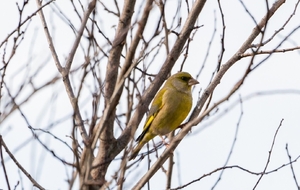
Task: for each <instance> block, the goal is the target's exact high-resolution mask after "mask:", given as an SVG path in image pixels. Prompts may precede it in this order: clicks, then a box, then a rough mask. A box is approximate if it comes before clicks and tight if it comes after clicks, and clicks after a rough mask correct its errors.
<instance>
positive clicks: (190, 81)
mask: <svg viewBox="0 0 300 190" xmlns="http://www.w3.org/2000/svg"><path fill="white" fill-rule="evenodd" d="M166 83H169V84H170V85H172V86H174V87H175V88H176V89H177V90H179V91H183V92H190V91H191V87H192V86H193V85H196V84H198V83H199V82H198V81H197V80H196V79H194V78H193V77H192V76H191V75H190V74H189V73H187V72H179V73H176V74H174V75H172V76H171V77H170V78H169V79H168V80H167V82H166Z"/></svg>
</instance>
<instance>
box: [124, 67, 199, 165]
mask: <svg viewBox="0 0 300 190" xmlns="http://www.w3.org/2000/svg"><path fill="white" fill-rule="evenodd" d="M198 83H199V82H198V81H197V80H195V79H194V78H193V77H192V76H191V75H190V74H189V73H187V72H179V73H177V74H174V75H172V76H171V77H170V78H168V80H167V81H166V83H165V85H164V86H163V88H162V89H161V90H160V91H159V92H158V93H157V94H156V96H155V97H154V100H153V102H152V105H151V108H150V111H149V115H148V117H147V119H146V122H145V125H144V128H143V132H142V133H141V135H140V136H139V137H138V138H137V139H136V141H138V145H137V146H136V148H134V150H133V151H132V153H131V155H130V157H129V160H132V159H134V158H135V157H136V156H137V155H138V153H139V151H140V150H141V148H142V147H143V146H144V144H146V143H147V142H148V141H149V140H151V139H153V138H154V137H155V136H157V135H166V134H168V133H170V132H171V131H174V130H175V129H176V128H177V127H178V126H179V125H180V124H181V122H182V121H183V120H184V119H185V118H186V116H187V115H188V114H189V112H190V110H191V107H192V103H193V99H192V92H191V88H192V86H193V85H195V84H198Z"/></svg>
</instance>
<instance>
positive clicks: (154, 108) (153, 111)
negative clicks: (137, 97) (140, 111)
mask: <svg viewBox="0 0 300 190" xmlns="http://www.w3.org/2000/svg"><path fill="white" fill-rule="evenodd" d="M165 91H166V89H164V88H162V89H161V90H160V91H159V92H158V93H157V95H156V96H155V98H154V100H153V103H152V105H151V108H150V111H149V115H148V117H147V119H146V122H145V125H144V128H143V132H142V133H141V135H140V136H139V137H138V138H137V139H136V141H138V142H139V141H141V140H142V139H143V137H144V136H145V134H146V133H147V132H148V130H149V128H150V126H151V123H152V122H153V120H154V118H155V117H156V115H157V114H158V113H159V111H160V110H161V108H162V107H163V105H164V104H163V95H164V93H165Z"/></svg>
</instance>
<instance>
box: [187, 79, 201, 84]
mask: <svg viewBox="0 0 300 190" xmlns="http://www.w3.org/2000/svg"><path fill="white" fill-rule="evenodd" d="M195 84H199V82H198V81H197V80H196V79H194V78H191V79H190V80H189V82H188V85H189V86H193V85H195Z"/></svg>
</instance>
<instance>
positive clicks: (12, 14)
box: [0, 0, 300, 190]
mask: <svg viewBox="0 0 300 190" xmlns="http://www.w3.org/2000/svg"><path fill="white" fill-rule="evenodd" d="M20 2H21V1H20ZM55 3H56V4H57V5H58V6H59V7H60V8H61V9H62V10H63V12H64V13H65V14H66V15H67V16H68V17H69V18H71V19H74V20H72V23H74V25H75V28H76V29H78V27H79V25H80V22H79V20H78V19H77V17H76V16H75V15H74V13H73V12H72V10H73V9H72V7H71V6H70V4H69V3H67V1H61V0H57V1H56V2H55ZM176 3H177V1H172V0H170V1H169V2H168V3H167V7H168V9H167V10H166V14H167V15H168V18H169V19H172V18H173V15H172V14H173V13H174V11H176V9H175V8H174V6H175V5H176ZM244 3H245V4H246V6H247V8H248V9H249V11H250V12H251V14H252V15H253V16H254V17H255V19H256V21H257V22H259V21H260V19H261V18H262V16H263V15H264V14H265V12H266V6H265V1H257V0H256V1H252V0H245V1H244ZM272 3H273V1H272V2H271V1H270V2H269V5H270V6H271V5H272ZM295 3H296V1H295V0H287V2H286V3H285V4H284V5H283V6H282V7H281V8H280V9H279V11H277V12H276V13H275V15H274V16H273V17H272V19H271V21H270V23H269V25H268V29H267V32H266V38H268V37H270V36H271V35H272V34H273V33H274V31H275V30H278V29H279V28H280V26H282V25H283V23H284V22H285V21H286V19H287V18H288V17H289V16H290V14H291V13H292V10H293V9H294V6H295ZM190 4H192V2H190ZM139 5H140V1H139V2H138V3H137V7H138V6H139ZM182 5H183V6H182V10H181V16H182V18H183V21H182V23H184V21H185V18H186V7H185V3H184V2H182ZM52 6H53V5H52ZM222 6H223V11H224V15H225V23H226V37H225V49H226V51H225V54H224V58H223V63H225V62H226V61H227V60H228V59H229V58H230V57H231V56H232V55H233V53H235V52H236V50H237V49H238V48H239V47H240V46H241V44H242V43H243V42H244V40H245V39H246V38H247V36H248V35H249V34H250V33H251V32H252V28H253V27H254V26H255V24H254V22H253V21H252V19H251V18H250V17H249V15H248V14H247V13H246V12H245V10H244V8H243V7H242V6H241V3H240V2H239V1H238V0H232V1H226V4H225V3H224V2H223V4H222ZM35 10H36V3H35V1H34V0H30V1H29V5H28V7H27V8H26V9H25V13H24V18H27V16H28V15H31V14H32V13H33V12H34V11H35ZM50 10H51V9H50V7H48V8H46V9H45V14H46V19H47V21H48V22H52V23H55V25H51V27H49V29H50V31H51V33H52V35H53V39H54V42H55V47H56V48H57V52H58V55H59V58H60V60H61V61H62V62H63V60H64V59H65V58H66V57H67V56H68V52H69V51H70V48H71V47H72V45H73V40H74V35H73V32H72V31H71V30H70V28H69V27H68V25H66V24H65V23H63V22H62V21H61V19H59V18H58V17H57V14H53V13H50ZM120 10H122V8H120ZM169 11H172V13H171V12H169ZM214 11H215V15H216V22H217V23H216V27H217V28H216V29H217V32H216V36H215V38H214V41H213V43H212V47H211V50H210V52H209V57H208V60H207V62H206V65H205V67H204V70H203V72H202V74H201V75H200V77H199V79H198V80H199V81H200V84H199V85H197V86H196V88H195V89H194V94H193V97H194V103H195V102H196V100H197V97H198V92H199V90H200V89H202V91H203V89H205V88H206V86H207V85H208V84H209V81H210V79H211V75H212V72H213V71H214V69H215V67H216V65H217V61H218V55H219V53H220V50H221V46H220V36H221V31H222V24H221V18H220V13H219V11H218V6H217V1H216V0H215V1H208V2H207V3H206V5H205V6H204V9H203V11H202V13H201V14H200V17H199V19H198V25H203V27H201V28H199V29H198V32H197V34H196V36H195V37H194V39H193V41H192V42H191V45H190V50H189V54H188V59H187V62H186V63H185V67H184V70H185V71H188V72H190V73H191V74H192V75H193V76H196V75H197V73H198V71H199V68H200V67H201V66H202V63H203V60H204V57H205V54H206V51H207V48H208V43H209V41H210V39H211V36H212V32H213V30H214V19H215V18H214ZM98 14H100V15H102V14H103V16H102V17H100V18H101V21H99V24H100V26H101V27H102V29H103V32H104V33H105V34H106V35H107V36H108V37H109V38H110V39H111V40H112V39H113V37H114V31H115V25H116V24H117V21H118V20H117V19H116V17H112V16H107V14H106V12H105V11H104V10H103V8H102V6H100V5H99V4H98ZM156 14H157V15H159V10H158V8H157V7H155V8H154V10H153V12H152V15H151V16H152V17H151V18H153V23H155V22H156V19H157V18H158V16H157V17H156V16H155V15H156ZM299 14H300V13H299V8H298V11H297V12H296V14H295V16H294V17H293V19H292V21H291V22H290V23H289V24H288V26H287V27H285V29H284V30H283V31H282V32H281V33H280V35H279V36H277V37H275V39H274V42H271V43H270V44H268V45H267V46H266V47H263V48H262V49H263V50H272V49H273V48H274V47H275V46H276V45H277V44H278V43H279V42H280V41H281V40H282V37H284V36H286V35H287V34H289V33H290V32H291V31H292V30H293V29H294V28H296V27H298V26H299V25H300V15H299ZM135 18H136V17H134V20H135ZM31 22H32V23H31V24H30V25H29V27H28V33H27V34H26V35H25V39H24V42H22V44H21V46H20V47H19V48H18V50H17V54H16V56H15V57H14V58H13V60H12V61H11V63H10V65H9V67H8V69H7V73H6V77H5V79H6V83H7V85H9V86H10V87H11V89H12V93H16V91H17V90H18V88H19V85H20V84H21V83H22V82H23V80H25V78H26V73H27V74H28V71H29V72H30V73H33V72H34V71H35V70H36V69H37V67H39V66H41V65H43V64H45V67H44V69H43V70H42V72H41V73H39V74H38V76H37V80H35V84H36V85H37V86H39V85H40V84H43V83H44V82H45V81H47V80H49V79H51V78H52V77H53V76H55V75H57V73H58V72H57V69H56V67H55V65H54V62H53V59H52V57H51V55H50V50H49V49H48V44H47V42H46V38H45V35H44V33H43V29H42V27H41V24H40V19H39V17H38V16H35V17H33V18H32V21H31ZM0 23H1V30H0V42H2V41H3V40H4V39H5V38H6V36H7V34H8V33H10V32H11V31H12V30H14V29H15V28H16V26H17V23H18V11H17V7H16V3H15V1H0ZM149 23H150V22H149ZM146 29H147V30H146V31H147V32H149V33H151V32H152V31H154V29H153V26H151V25H147V28H146ZM151 34H152V33H151ZM170 36H172V35H170ZM173 37H174V36H173ZM173 39H174V38H173ZM299 39H300V32H299V31H296V32H295V33H294V34H293V35H292V36H291V37H290V38H289V40H288V41H287V42H285V43H284V44H283V45H282V46H281V47H280V48H283V49H284V48H290V47H294V46H299ZM32 40H35V42H34V43H33V42H32ZM128 40H130V39H129V38H128ZM173 42H174V41H173ZM256 42H258V41H257V40H256ZM105 44H106V43H105V41H103V44H100V45H102V46H105ZM170 44H173V43H172V41H171V42H170ZM9 45H10V44H8V47H9ZM84 45H85V42H84V40H83V41H82V46H84ZM106 49H107V48H106ZM163 51H164V48H162V52H161V55H159V57H157V59H156V61H155V65H152V66H151V67H150V70H149V71H151V72H152V73H153V74H155V73H157V70H158V69H157V68H156V67H157V66H161V64H162V63H163V61H164V59H165V57H166V55H165V52H163ZM2 56H3V48H1V58H2ZM265 57H266V55H261V56H257V57H256V58H255V60H254V62H255V63H259V62H260V61H261V60H263V59H264V58H265ZM148 59H151V57H149V58H148ZM249 60H250V59H249V58H248V59H243V60H241V61H238V62H237V63H236V64H235V65H234V66H233V67H232V68H231V69H230V70H229V71H228V72H227V73H226V74H225V76H224V78H223V79H222V81H221V84H219V85H218V86H217V88H216V91H215V93H214V98H213V100H212V101H213V102H216V101H218V100H219V99H220V98H222V97H224V95H225V94H227V93H228V92H229V91H230V90H231V88H232V87H233V85H234V84H235V83H236V82H237V81H238V80H239V79H240V77H241V76H242V74H243V73H244V71H245V68H246V66H247V64H248V63H249ZM299 60H300V51H299V50H298V51H293V52H287V53H278V54H274V55H273V56H271V58H269V59H268V60H267V61H266V62H265V63H263V64H262V65H261V66H260V67H259V68H258V69H256V70H255V71H254V72H252V73H251V74H250V75H249V76H248V77H247V79H246V80H245V83H244V85H243V86H242V87H241V89H239V90H238V92H237V93H236V94H235V95H234V96H232V97H231V98H230V99H229V100H228V101H227V102H225V103H224V104H222V105H221V106H220V107H219V111H218V112H217V113H216V114H215V115H213V116H211V117H210V118H209V119H208V120H205V121H203V122H202V123H200V124H199V125H198V126H196V127H194V128H193V130H192V132H191V133H190V134H189V135H188V136H187V137H185V139H184V140H183V141H182V142H181V144H180V145H179V147H178V148H177V149H176V150H175V153H174V154H175V166H174V172H175V173H174V176H173V177H174V178H173V181H172V182H173V183H172V187H174V188H175V187H177V186H180V185H183V184H185V183H188V182H190V181H192V180H194V179H197V178H199V177H201V176H202V175H203V174H206V173H209V172H211V171H213V170H214V169H216V168H219V167H222V166H223V165H224V163H225V161H226V159H227V156H228V154H229V151H230V148H231V145H232V142H233V140H234V134H235V131H236V128H237V123H238V120H239V117H240V114H241V109H242V111H243V115H242V119H241V122H240V125H239V127H238V135H237V139H236V144H235V148H234V150H233V153H232V156H231V158H230V161H229V163H228V164H227V165H239V166H241V167H243V168H245V169H248V170H250V171H254V172H261V171H263V168H264V167H265V164H266V161H267V158H268V152H269V150H270V147H271V143H272V140H273V137H274V134H275V131H276V129H277V127H278V126H279V124H280V121H281V119H284V121H283V123H282V127H281V128H280V130H279V133H278V135H277V138H276V142H275V145H274V149H273V151H272V157H271V162H270V164H269V167H268V169H267V171H270V170H272V169H275V168H277V167H280V166H281V165H283V164H286V163H288V162H289V160H288V157H287V154H286V150H285V147H286V144H288V146H289V150H290V154H291V156H292V160H293V159H295V158H296V157H297V156H299V155H300V140H299V134H300V115H299V113H300V96H299V95H300V74H299V71H300V64H299ZM121 61H122V60H121ZM181 62H182V57H181V58H180V59H179V60H178V62H177V64H176V66H175V67H174V69H173V70H172V73H175V72H177V71H178V70H179V68H180V63H181ZM82 63H83V57H82V51H81V49H80V48H79V49H78V51H77V54H76V56H75V59H74V64H73V68H76V67H78V66H80V65H81V64H82ZM101 64H102V65H103V67H102V68H103V70H102V71H101V74H102V75H103V76H104V73H105V68H106V60H105V59H103V60H102V61H101ZM25 65H27V66H25ZM1 67H2V65H1ZM21 68H25V69H21ZM1 74H2V72H1ZM77 76H80V74H77ZM72 82H73V84H74V86H75V87H74V88H75V89H76V90H77V88H78V87H77V86H76V83H77V84H78V83H79V82H80V81H78V79H77V78H76V76H74V78H73V79H72ZM93 84H94V83H93V82H91V84H86V86H85V91H84V92H83V94H84V95H83V98H82V99H81V101H80V106H81V109H82V114H83V117H85V118H87V117H88V116H90V114H91V101H92V97H91V92H93V91H94V86H93ZM275 90H276V91H278V90H282V92H284V93H280V94H278V93H277V94H272V95H261V96H258V95H257V96H254V97H252V98H251V99H247V100H244V101H243V104H242V106H241V105H240V104H239V103H238V104H235V106H234V107H233V108H232V109H230V110H229V111H227V112H226V114H225V115H222V116H220V114H221V113H222V112H224V111H225V110H226V109H227V108H230V107H231V105H232V104H233V103H235V102H236V101H238V100H239V96H241V97H242V98H243V97H246V96H248V95H250V94H252V93H257V92H269V91H275ZM292 90H293V91H292ZM26 91H27V90H26ZM30 91H31V89H28V92H27V93H29V92H30ZM4 92H5V93H6V91H4ZM4 92H2V94H3V93H4ZM5 93H4V94H3V99H5V98H8V96H7V94H5ZM25 95H26V93H24V97H25ZM17 101H21V100H17ZM3 102H7V100H6V101H4V100H1V105H0V108H1V110H0V111H1V112H3V110H4V107H5V105H4V104H3ZM49 102H51V106H47V109H45V105H48V104H49ZM241 107H242V108H241ZM21 109H22V111H23V112H24V113H25V115H26V117H27V118H28V120H29V122H30V124H31V126H32V127H34V128H46V129H47V128H48V126H50V124H51V123H53V122H55V121H57V120H58V119H60V118H64V117H66V116H69V115H71V114H72V108H71V105H70V102H69V100H68V97H67V95H66V93H65V90H64V87H63V84H62V82H58V83H56V84H55V85H54V86H52V87H50V88H47V89H46V90H43V91H41V92H39V93H38V94H37V95H35V96H34V98H33V99H31V100H30V101H29V102H28V103H26V104H25V105H24V106H23V107H22V108H21ZM123 109H124V108H123ZM118 111H120V113H121V112H122V103H121V104H120V106H119V108H118ZM123 111H124V110H123ZM101 112H102V110H99V114H101ZM142 123H143V122H142ZM123 127H124V126H123ZM203 127H205V130H202V129H203ZM71 129H72V122H71V120H70V119H68V120H66V121H64V122H62V123H60V124H59V125H57V126H55V127H54V128H52V129H51V132H52V133H53V134H55V135H56V136H58V137H60V138H61V139H63V140H64V141H66V142H67V143H69V145H71V140H70V138H69V137H67V135H70V132H71ZM141 130H142V126H141V125H140V126H139V129H138V130H137V134H136V135H138V134H139V133H140V132H141ZM0 133H1V135H3V138H4V140H5V142H6V144H7V146H8V147H9V148H10V150H15V149H16V148H17V147H18V146H20V145H21V144H23V143H24V142H25V141H26V140H27V139H30V138H32V133H31V131H30V130H29V129H28V127H27V124H26V123H25V121H24V119H23V118H22V117H21V116H20V113H19V112H15V113H14V114H13V115H11V116H10V117H9V118H8V119H7V120H5V122H3V123H1V126H0ZM41 139H42V140H43V142H44V143H46V144H47V145H48V146H49V147H50V149H51V150H54V151H55V153H56V154H57V155H58V156H59V157H61V158H63V159H66V160H67V161H70V162H71V161H72V158H73V157H72V152H71V151H70V149H68V148H67V147H66V146H65V145H64V144H62V143H60V142H57V141H56V140H55V139H53V138H52V137H50V136H48V135H45V134H43V135H42V136H41ZM155 140H156V141H157V142H159V138H157V139H155ZM150 146H152V144H150ZM163 149H164V148H162V149H160V150H159V154H161V153H162V151H163ZM145 151H146V149H143V150H142V151H141V152H145ZM4 155H5V159H6V162H5V165H6V169H7V171H8V174H9V179H10V184H11V186H12V187H13V186H14V185H16V183H17V181H18V180H19V179H20V176H19V175H20V174H19V173H18V169H17V167H16V166H15V164H14V163H13V162H12V161H11V160H9V159H8V156H7V154H4ZM15 156H16V158H17V159H18V161H19V162H20V163H21V164H22V165H23V166H24V167H25V168H26V169H27V171H28V172H29V173H30V174H31V175H32V176H33V177H34V178H35V179H36V180H37V181H38V182H39V183H40V184H41V185H42V186H43V187H45V188H46V189H66V188H67V187H68V184H67V183H66V181H65V180H66V179H67V178H68V177H67V175H69V176H70V175H71V170H70V167H66V166H64V165H63V164H61V162H60V161H58V160H57V159H54V158H53V156H52V155H51V154H50V153H49V152H47V151H45V149H44V148H43V147H41V145H40V144H38V143H36V141H35V140H31V141H30V142H29V143H28V144H27V145H26V146H24V147H23V148H22V149H21V150H19V151H17V152H16V153H15ZM117 158H120V155H119V156H117ZM155 159H156V158H155V157H154V156H153V157H152V163H154V161H155ZM146 160H147V159H144V160H143V161H142V162H141V163H140V164H139V167H137V168H135V167H134V170H132V171H131V173H130V174H127V175H128V176H127V179H126V182H125V187H126V188H127V189H130V187H132V186H133V185H134V184H135V182H136V179H137V177H140V176H142V175H143V174H144V173H145V172H146V171H147V161H146ZM118 166H119V160H116V161H114V162H113V163H112V164H111V166H110V167H109V172H108V175H107V179H110V175H111V174H113V173H114V172H115V171H116V170H117V169H118ZM165 167H167V165H165ZM293 167H294V170H295V173H296V174H297V175H296V177H297V179H298V180H300V164H299V162H296V163H294V164H293ZM0 169H1V171H0V189H6V183H4V176H3V171H2V166H1V168H0ZM178 171H180V172H178ZM219 174H220V173H215V174H213V175H212V176H209V177H206V178H204V179H202V180H201V181H199V182H196V183H194V184H193V185H191V186H188V187H187V188H186V189H211V187H212V186H213V184H214V183H215V181H216V180H217V179H218V176H219ZM21 175H22V174H21ZM21 178H22V183H23V185H24V187H25V189H32V185H31V183H30V182H29V181H28V180H27V178H26V177H25V176H24V175H22V177H21ZM258 178H259V176H256V175H251V174H249V173H246V172H244V171H241V170H239V169H236V168H235V169H227V170H225V171H224V174H223V176H222V179H221V181H220V183H219V184H218V185H217V186H216V188H215V189H230V190H239V189H253V187H254V185H255V183H256V181H257V180H258ZM299 182H300V181H299ZM113 187H114V184H113V185H112V188H113ZM150 187H151V189H165V174H164V173H163V172H162V170H159V171H158V172H157V174H156V175H154V177H153V178H152V179H151V180H150ZM17 189H20V186H19V187H18V188H17ZM74 189H76V188H74ZM145 189H146V188H145ZM257 189H261V190H263V189H273V190H281V189H297V188H296V185H295V182H294V180H293V177H292V172H291V169H290V166H287V167H285V168H283V169H280V170H279V171H277V172H274V173H272V174H268V175H265V176H264V177H263V178H262V181H261V182H260V184H259V185H258V187H257Z"/></svg>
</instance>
